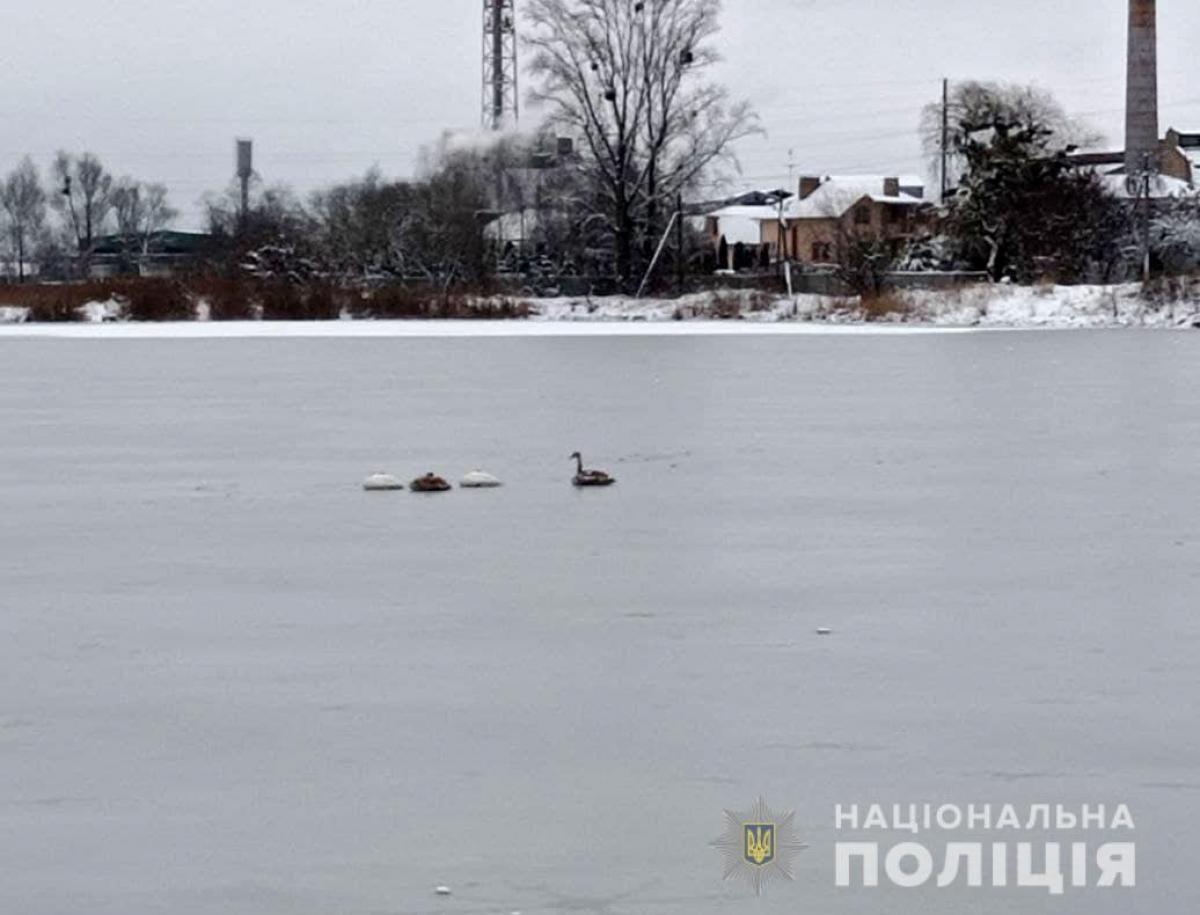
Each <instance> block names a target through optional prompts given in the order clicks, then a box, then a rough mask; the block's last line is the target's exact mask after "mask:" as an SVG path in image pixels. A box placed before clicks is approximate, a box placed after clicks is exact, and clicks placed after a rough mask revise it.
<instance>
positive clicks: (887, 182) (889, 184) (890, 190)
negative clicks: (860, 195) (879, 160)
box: [883, 178, 900, 197]
mask: <svg viewBox="0 0 1200 915" xmlns="http://www.w3.org/2000/svg"><path fill="white" fill-rule="evenodd" d="M883 196H884V197H899V196H900V179H899V178H884V179H883Z"/></svg>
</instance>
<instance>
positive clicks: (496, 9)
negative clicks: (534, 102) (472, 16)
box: [483, 0, 519, 130]
mask: <svg viewBox="0 0 1200 915" xmlns="http://www.w3.org/2000/svg"><path fill="white" fill-rule="evenodd" d="M515 6H516V3H515V0H483V126H484V128H485V129H486V130H503V129H505V128H506V127H514V126H516V123H517V116H518V113H519V111H518V108H519V104H518V101H517V98H518V96H517V14H516V9H515Z"/></svg>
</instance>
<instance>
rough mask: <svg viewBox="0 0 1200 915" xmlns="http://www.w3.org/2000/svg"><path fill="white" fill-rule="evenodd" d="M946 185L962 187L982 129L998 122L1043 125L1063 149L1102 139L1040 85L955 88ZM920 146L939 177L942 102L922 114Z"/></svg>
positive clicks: (968, 84) (950, 107) (972, 84)
mask: <svg viewBox="0 0 1200 915" xmlns="http://www.w3.org/2000/svg"><path fill="white" fill-rule="evenodd" d="M947 121H948V131H947V141H948V146H947V169H946V171H947V183H948V185H949V186H950V187H953V186H954V185H955V184H957V182H958V180H959V178H960V177H961V176H962V173H963V169H964V168H965V167H966V147H967V145H968V143H969V142H970V140H971V135H972V134H973V133H974V132H975V131H976V130H977V129H978V128H979V127H981V126H992V125H994V124H996V123H1003V124H1007V125H1009V127H1010V128H1027V127H1030V126H1034V125H1036V126H1038V127H1040V128H1044V129H1046V130H1048V131H1049V137H1050V139H1051V140H1052V141H1053V143H1054V145H1056V146H1059V147H1067V146H1078V147H1088V146H1095V145H1097V144H1099V143H1101V142H1102V141H1103V139H1104V138H1103V136H1102V135H1101V134H1099V133H1097V132H1096V131H1095V130H1093V129H1092V128H1091V127H1089V126H1088V125H1087V124H1085V123H1084V122H1083V121H1081V120H1080V119H1078V118H1074V117H1072V116H1070V115H1069V114H1067V112H1066V110H1065V109H1064V108H1063V107H1062V105H1061V104H1059V102H1058V100H1057V99H1056V98H1055V97H1054V96H1053V95H1052V94H1051V93H1049V92H1047V91H1046V90H1044V89H1040V88H1038V87H1037V86H1022V85H1018V84H1012V83H990V82H977V81H968V82H963V83H956V84H954V85H953V86H952V88H951V90H950V95H949V105H948V110H947ZM920 132H921V146H922V148H923V150H924V151H925V155H926V156H927V157H928V160H929V162H930V164H931V166H932V167H933V170H934V172H935V173H937V172H940V170H941V155H942V103H941V102H940V101H938V102H931V103H930V104H928V105H926V106H925V108H924V109H923V110H922V111H921V127H920Z"/></svg>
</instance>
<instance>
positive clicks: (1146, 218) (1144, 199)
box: [1138, 153, 1153, 283]
mask: <svg viewBox="0 0 1200 915" xmlns="http://www.w3.org/2000/svg"><path fill="white" fill-rule="evenodd" d="M1152 159H1153V156H1152V155H1151V154H1150V153H1145V154H1144V155H1143V156H1142V180H1141V182H1140V186H1139V188H1138V191H1139V193H1138V196H1139V197H1141V204H1142V282H1143V283H1149V282H1150V218H1151V215H1152V213H1151V209H1152V207H1151V201H1150V187H1151V184H1150V182H1151V180H1152V175H1153V165H1152Z"/></svg>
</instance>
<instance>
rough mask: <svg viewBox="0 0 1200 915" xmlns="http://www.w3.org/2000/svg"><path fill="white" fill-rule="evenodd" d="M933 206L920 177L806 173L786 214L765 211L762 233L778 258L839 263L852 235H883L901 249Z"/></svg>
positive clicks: (918, 228)
mask: <svg viewBox="0 0 1200 915" xmlns="http://www.w3.org/2000/svg"><path fill="white" fill-rule="evenodd" d="M931 209H932V208H931V206H930V204H929V203H928V202H927V201H926V200H925V199H924V187H923V186H922V183H921V181H920V180H919V179H902V178H899V177H891V178H888V177H875V176H855V177H807V176H806V177H803V178H801V179H800V186H799V194H798V195H797V196H796V197H794V198H792V199H791V200H789V201H787V203H786V204H785V205H784V206H783V209H782V211H781V213H777V214H775V215H773V216H771V215H766V214H764V216H763V218H762V219H761V220H760V224H761V227H762V228H761V231H762V235H761V238H762V241H763V243H764V244H767V245H768V246H770V249H771V254H772V256H773V257H774V258H776V259H778V258H781V257H782V258H785V259H788V260H791V261H793V262H799V263H803V264H829V263H836V262H837V261H838V259H839V249H840V248H841V247H842V246H843V245H844V244H845V243H846V242H847V241H849V240H851V239H862V238H869V239H879V240H882V241H885V242H887V243H888V244H889V245H890V246H891V247H892V248H893V249H894V250H895V251H896V252H897V253H898V252H899V251H900V249H902V248H903V247H904V245H905V244H906V243H907V242H908V241H909V240H911V239H912V238H913V237H914V236H915V235H917V234H918V233H919V232H920V231H921V229H922V227H923V226H924V225H925V223H926V220H927V218H928V215H929V213H930V211H931Z"/></svg>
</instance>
